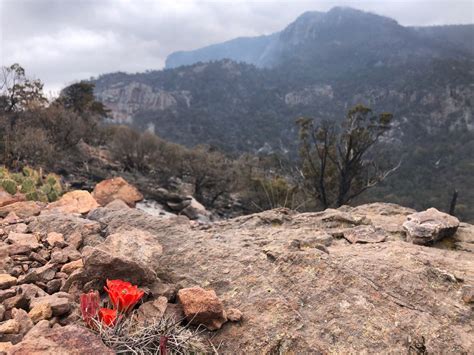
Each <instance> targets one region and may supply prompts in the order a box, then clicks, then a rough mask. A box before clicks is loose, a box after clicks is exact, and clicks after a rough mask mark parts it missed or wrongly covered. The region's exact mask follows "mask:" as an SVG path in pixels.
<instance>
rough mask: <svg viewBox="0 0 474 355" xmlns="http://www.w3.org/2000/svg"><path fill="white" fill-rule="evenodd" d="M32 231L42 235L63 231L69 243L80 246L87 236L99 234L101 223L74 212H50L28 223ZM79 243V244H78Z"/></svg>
mask: <svg viewBox="0 0 474 355" xmlns="http://www.w3.org/2000/svg"><path fill="white" fill-rule="evenodd" d="M28 228H29V230H30V232H33V233H38V234H41V235H44V234H48V233H51V232H56V233H61V234H62V235H63V237H64V239H65V241H66V243H67V244H70V245H73V246H74V247H76V248H79V246H80V244H82V240H83V239H84V237H86V236H90V235H99V236H100V233H101V226H100V224H99V223H97V222H94V221H90V220H88V219H85V218H81V217H78V216H77V215H74V214H62V213H50V214H45V215H40V216H38V217H35V218H33V219H32V220H31V222H30V223H29V225H28ZM76 244H78V245H76Z"/></svg>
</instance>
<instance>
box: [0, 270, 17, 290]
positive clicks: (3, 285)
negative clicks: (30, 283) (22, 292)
mask: <svg viewBox="0 0 474 355" xmlns="http://www.w3.org/2000/svg"><path fill="white" fill-rule="evenodd" d="M16 282H17V278H16V277H13V276H11V275H10V274H0V290H5V289H7V288H10V287H11V286H14V285H16Z"/></svg>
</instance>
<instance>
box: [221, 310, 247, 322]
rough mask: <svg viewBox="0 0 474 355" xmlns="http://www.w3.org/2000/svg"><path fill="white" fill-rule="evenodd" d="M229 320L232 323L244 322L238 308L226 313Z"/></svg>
mask: <svg viewBox="0 0 474 355" xmlns="http://www.w3.org/2000/svg"><path fill="white" fill-rule="evenodd" d="M225 313H226V315H227V319H228V320H229V321H231V322H240V321H241V320H242V317H243V314H242V312H241V311H240V310H238V309H237V308H229V309H228V310H227V311H226V312H225Z"/></svg>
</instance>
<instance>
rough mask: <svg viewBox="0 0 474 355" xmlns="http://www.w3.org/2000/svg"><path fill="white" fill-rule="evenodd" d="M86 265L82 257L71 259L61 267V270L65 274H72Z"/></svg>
mask: <svg viewBox="0 0 474 355" xmlns="http://www.w3.org/2000/svg"><path fill="white" fill-rule="evenodd" d="M83 266H84V263H83V262H82V259H78V260H75V261H71V262H69V263H67V264H64V265H63V266H62V268H61V272H64V273H65V274H68V275H69V274H71V273H72V272H73V271H74V270H77V269H80V268H82V267H83Z"/></svg>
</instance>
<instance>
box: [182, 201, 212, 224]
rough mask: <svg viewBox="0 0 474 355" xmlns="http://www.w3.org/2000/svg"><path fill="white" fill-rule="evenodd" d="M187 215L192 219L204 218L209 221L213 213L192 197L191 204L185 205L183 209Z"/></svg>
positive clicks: (183, 212)
mask: <svg viewBox="0 0 474 355" xmlns="http://www.w3.org/2000/svg"><path fill="white" fill-rule="evenodd" d="M181 213H182V214H184V215H185V216H186V217H188V218H189V219H192V220H195V219H197V220H203V221H205V222H209V221H210V220H211V213H210V212H209V211H207V210H206V208H205V207H204V206H203V205H202V204H200V203H199V202H198V201H197V200H196V199H195V198H194V197H191V203H190V204H189V206H187V207H185V208H184V209H183V210H182V211H181Z"/></svg>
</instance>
